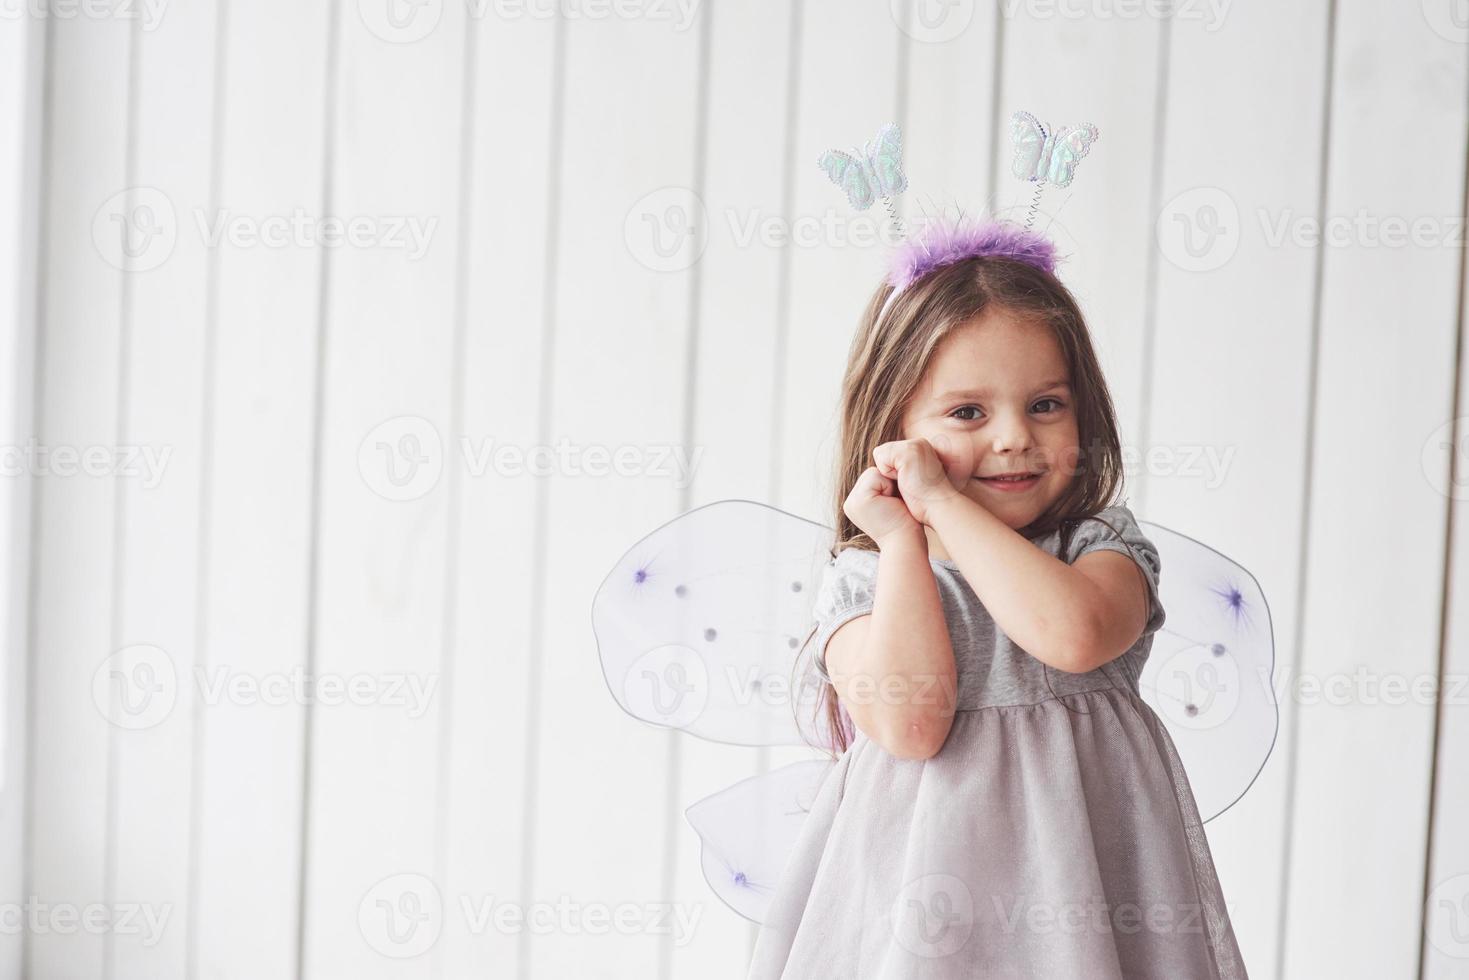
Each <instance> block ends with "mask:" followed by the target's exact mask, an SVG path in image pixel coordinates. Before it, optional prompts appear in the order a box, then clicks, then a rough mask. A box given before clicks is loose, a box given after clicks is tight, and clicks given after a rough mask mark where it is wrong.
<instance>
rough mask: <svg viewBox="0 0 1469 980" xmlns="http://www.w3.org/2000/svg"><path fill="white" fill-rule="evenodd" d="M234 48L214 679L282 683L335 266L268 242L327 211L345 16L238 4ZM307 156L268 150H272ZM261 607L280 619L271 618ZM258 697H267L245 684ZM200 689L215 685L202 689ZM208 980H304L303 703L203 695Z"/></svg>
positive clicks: (232, 25) (197, 938)
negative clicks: (268, 233)
mask: <svg viewBox="0 0 1469 980" xmlns="http://www.w3.org/2000/svg"><path fill="white" fill-rule="evenodd" d="M221 11H222V16H223V17H224V22H223V24H222V26H223V28H224V47H223V49H222V51H221V52H220V55H221V57H222V58H223V65H222V66H221V67H220V68H219V69H217V70H220V71H222V72H223V82H222V85H221V91H220V94H219V99H218V105H219V112H220V117H219V118H218V119H217V120H216V126H217V127H218V129H217V133H216V136H215V138H216V139H217V140H218V158H217V160H216V161H215V164H216V166H217V168H218V170H217V182H218V183H217V186H215V187H214V188H212V197H211V199H210V201H209V217H210V226H211V227H215V226H216V224H217V222H219V221H222V220H228V221H229V222H230V223H231V224H232V226H234V227H237V228H239V229H240V231H241V234H239V235H237V236H235V237H231V236H228V235H226V236H224V237H222V238H221V239H220V240H219V242H218V244H217V245H215V246H214V247H213V248H212V249H211V254H210V261H211V263H212V265H211V271H210V281H211V282H212V283H213V291H214V292H213V297H212V306H211V309H212V323H211V324H210V326H209V329H211V330H212V332H213V342H212V355H211V357H210V359H209V362H208V364H206V366H205V372H206V373H205V374H204V378H205V382H206V385H205V390H206V394H207V397H208V402H207V416H206V423H207V430H206V437H207V439H208V446H209V453H208V459H207V460H206V471H205V478H204V489H203V499H202V503H201V506H202V507H203V525H202V528H203V530H202V534H203V538H204V543H205V546H204V550H203V556H202V563H201V569H200V576H201V577H200V582H199V586H198V593H199V606H200V611H199V616H200V630H199V641H198V642H199V649H198V651H197V655H196V656H197V665H198V667H199V668H200V669H201V670H202V671H203V677H202V678H200V679H199V680H198V682H197V683H198V684H202V685H204V686H205V687H207V688H208V689H210V690H218V689H219V688H218V685H220V684H221V683H245V684H255V685H260V684H276V683H278V682H279V681H282V680H286V679H289V678H291V677H293V676H296V675H297V674H298V673H301V672H304V670H305V667H306V655H307V653H306V644H307V638H308V637H307V633H308V630H307V625H308V623H309V604H310V599H311V588H310V585H311V583H310V578H309V563H310V548H311V527H310V515H311V494H312V456H313V454H314V453H315V451H316V446H315V442H314V432H313V428H312V424H311V420H312V418H313V415H314V412H315V404H314V403H315V397H316V362H317V356H318V339H319V326H320V325H319V323H318V317H317V312H318V307H319V290H320V288H321V282H320V277H319V270H320V266H321V263H322V260H323V251H324V249H323V248H322V247H321V246H319V245H318V244H315V243H313V242H312V241H310V240H287V241H285V242H283V243H278V244H276V245H273V246H269V247H267V246H266V245H264V244H263V243H261V241H260V240H259V238H258V236H257V237H254V238H252V237H251V236H250V235H249V234H247V233H248V232H249V231H250V229H252V228H259V227H260V226H261V224H262V223H263V222H264V221H266V220H267V219H271V220H275V219H279V218H281V217H290V216H292V215H293V214H294V213H296V211H297V210H298V209H299V211H300V212H301V213H302V214H303V215H304V216H307V217H309V218H311V219H319V218H320V217H321V216H322V214H323V200H322V181H323V173H322V167H323V145H324V140H325V137H326V133H325V127H326V119H327V116H326V113H327V111H328V106H327V90H326V83H327V70H328V69H327V66H329V65H330V64H331V63H332V62H331V59H330V51H331V46H332V44H333V43H334V38H333V37H332V36H331V35H330V33H329V21H330V17H329V13H330V11H329V9H328V6H327V5H326V4H298V5H293V6H290V7H280V6H275V5H271V6H262V5H260V4H251V3H238V2H235V3H228V4H227V5H226V6H223V7H221ZM271 147H276V148H289V151H288V152H285V151H282V152H262V148H271ZM262 610H264V611H267V612H268V614H264V615H263V614H262ZM242 690H245V691H247V692H248V690H249V688H243V689H242ZM196 691H197V687H196ZM196 708H197V709H198V710H197V715H196V730H197V741H196V745H195V750H194V751H195V765H194V781H193V786H194V792H193V803H192V807H193V811H194V821H193V852H194V881H193V887H192V903H193V904H192V908H191V909H190V914H189V920H190V932H189V966H190V968H189V974H190V975H191V976H201V977H220V978H225V977H230V978H241V980H244V978H251V977H292V976H294V975H295V971H296V956H297V937H298V933H299V929H300V914H299V913H300V907H299V895H298V890H299V880H298V872H299V870H300V866H301V848H302V839H301V813H302V796H301V778H302V776H301V774H302V767H303V757H302V755H303V752H304V749H305V739H304V732H303V727H302V726H303V723H304V720H305V714H306V706H305V704H304V702H303V700H302V699H301V698H300V697H296V696H292V697H290V698H287V699H285V700H280V699H278V698H277V699H275V700H274V701H270V702H267V701H263V700H261V698H260V697H258V696H250V695H247V696H237V697H229V696H211V698H210V699H208V700H207V701H206V700H205V699H204V698H202V697H201V698H196Z"/></svg>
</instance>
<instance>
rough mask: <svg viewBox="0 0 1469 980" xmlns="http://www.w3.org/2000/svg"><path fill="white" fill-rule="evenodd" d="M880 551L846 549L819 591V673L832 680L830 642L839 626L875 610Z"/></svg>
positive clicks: (815, 657) (830, 565) (828, 569)
mask: <svg viewBox="0 0 1469 980" xmlns="http://www.w3.org/2000/svg"><path fill="white" fill-rule="evenodd" d="M877 557H878V556H877V552H875V551H868V550H866V549H864V548H845V549H843V550H842V551H841V552H840V553H839V554H838V555H837V556H836V557H835V558H833V559H832V560H831V561H830V562H828V563H827V565H826V567H825V568H824V569H823V570H822V573H821V584H820V585H819V586H818V587H817V590H816V601H815V608H814V610H813V611H814V612H815V614H816V636H815V638H814V640H813V642H814V643H815V654H814V655H813V657H812V659H813V660H814V661H815V663H816V672H817V673H818V674H820V675H821V679H822V680H824V681H826V682H827V683H831V675H830V674H829V673H827V670H826V642H827V641H828V640H830V639H831V635H832V634H833V633H835V632H836V631H837V628H838V627H840V626H841V625H842V624H844V623H846V622H848V621H849V620H853V619H856V618H857V617H858V616H866V615H868V614H870V613H871V612H872V605H873V601H874V598H875V596H876V593H877Z"/></svg>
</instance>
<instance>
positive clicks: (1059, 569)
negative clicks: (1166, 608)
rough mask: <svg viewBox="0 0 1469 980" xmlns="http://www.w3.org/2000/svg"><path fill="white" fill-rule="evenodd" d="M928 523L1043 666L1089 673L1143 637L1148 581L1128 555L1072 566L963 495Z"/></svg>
mask: <svg viewBox="0 0 1469 980" xmlns="http://www.w3.org/2000/svg"><path fill="white" fill-rule="evenodd" d="M928 520H929V521H930V523H931V525H932V527H933V529H934V531H935V533H937V534H938V536H939V538H940V539H941V540H942V541H943V543H944V548H945V549H947V550H948V552H949V554H950V555H951V556H953V559H954V561H955V562H956V563H957V564H958V565H959V570H960V571H961V572H962V573H963V574H964V579H965V581H967V582H968V583H969V587H970V588H972V589H973V590H974V593H975V595H977V596H979V599H980V601H981V602H983V603H984V606H985V609H987V610H988V611H989V613H990V616H991V618H993V619H994V621H995V625H996V626H998V627H999V628H1000V629H1001V630H1002V631H1003V632H1004V633H1005V635H1006V636H1008V637H1009V638H1010V639H1011V640H1013V641H1014V642H1015V643H1016V644H1017V645H1018V646H1020V647H1021V648H1022V649H1024V650H1025V652H1027V653H1029V654H1030V655H1031V656H1033V657H1035V658H1036V659H1037V660H1039V661H1041V662H1042V663H1046V664H1049V665H1050V666H1052V667H1055V668H1056V669H1057V670H1064V671H1068V672H1071V673H1084V672H1086V671H1088V670H1094V669H1096V668H1097V667H1099V666H1101V665H1102V664H1105V663H1108V662H1110V661H1112V660H1114V659H1115V658H1117V657H1119V656H1121V655H1122V654H1123V653H1125V652H1126V651H1127V650H1128V649H1129V648H1130V647H1131V646H1132V645H1133V643H1135V642H1137V638H1138V637H1139V636H1141V635H1142V631H1143V627H1144V625H1145V624H1146V617H1147V612H1146V610H1147V608H1148V606H1147V603H1148V593H1147V580H1146V579H1145V578H1144V577H1143V573H1142V569H1140V568H1138V566H1137V564H1136V563H1135V562H1133V560H1132V559H1130V558H1128V557H1127V556H1126V555H1122V554H1118V553H1117V552H1106V553H1102V552H1092V553H1090V554H1087V555H1083V556H1082V557H1080V558H1078V559H1077V560H1076V561H1075V563H1073V564H1070V565H1068V564H1066V562H1064V561H1061V560H1060V559H1059V558H1056V557H1054V556H1053V555H1050V554H1047V553H1046V552H1045V551H1043V550H1041V549H1040V548H1037V547H1035V545H1033V544H1031V543H1030V542H1029V541H1027V540H1026V539H1025V537H1024V536H1023V535H1021V534H1020V533H1018V532H1017V531H1015V530H1013V529H1012V528H1010V527H1009V526H1008V525H1007V524H1005V522H1004V521H1002V520H1000V519H999V518H998V517H996V516H995V515H994V514H992V513H990V512H989V511H988V510H986V509H985V508H984V506H983V505H981V504H979V503H977V502H975V501H974V500H971V499H970V498H968V497H966V496H964V495H963V494H960V493H955V494H953V495H951V496H948V497H945V498H944V499H943V500H942V501H936V502H934V503H932V504H930V505H929V509H928ZM1139 609H1141V610H1142V613H1141V615H1140V614H1139ZM854 717H855V716H854Z"/></svg>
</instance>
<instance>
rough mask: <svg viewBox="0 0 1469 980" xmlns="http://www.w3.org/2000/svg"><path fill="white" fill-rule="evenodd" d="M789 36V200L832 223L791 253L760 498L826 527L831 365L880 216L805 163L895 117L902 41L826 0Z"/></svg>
mask: <svg viewBox="0 0 1469 980" xmlns="http://www.w3.org/2000/svg"><path fill="white" fill-rule="evenodd" d="M801 38H802V41H801V75H800V86H801V87H800V92H799V100H800V101H799V107H798V109H797V112H796V118H795V127H794V133H793V139H794V140H795V144H794V147H793V152H794V156H795V171H794V174H793V177H794V184H793V186H792V197H791V202H792V203H791V207H792V210H793V211H794V213H796V214H798V215H802V216H807V215H818V216H820V218H821V221H822V223H823V227H830V228H832V229H834V230H833V231H832V232H831V233H830V237H827V236H826V235H825V234H823V235H818V236H817V237H816V243H815V245H814V247H809V248H796V249H792V250H791V257H790V273H789V275H790V286H789V298H788V300H787V310H786V312H785V324H786V326H785V338H784V341H783V343H784V350H785V357H784V364H783V366H782V368H781V371H782V377H781V388H780V398H781V401H780V411H781V419H782V424H781V432H782V441H781V444H780V448H779V451H780V456H779V463H778V466H777V469H776V473H775V480H776V486H775V494H774V499H772V501H771V502H772V503H774V504H775V505H776V506H778V507H783V508H785V509H786V510H790V511H793V512H795V513H798V514H809V515H814V516H816V517H817V518H818V519H820V520H822V521H823V522H825V523H828V524H829V523H831V521H833V520H834V519H835V515H834V514H832V513H830V511H831V495H832V493H833V492H834V491H833V490H832V489H831V487H830V483H831V474H830V469H831V458H832V453H833V452H834V451H835V446H836V439H837V432H838V427H839V425H840V419H839V417H838V412H839V406H838V398H839V395H840V385H841V378H842V371H843V370H844V368H845V366H846V350H847V347H848V346H849V345H850V343H851V339H852V334H853V333H854V332H855V331H856V328H857V320H858V318H859V317H860V316H861V313H862V310H863V308H864V307H865V306H866V305H867V301H868V299H869V298H870V297H871V296H872V293H873V291H874V290H875V289H876V288H877V285H878V283H879V282H880V281H881V279H882V273H883V268H884V260H885V258H886V255H887V246H886V245H885V244H884V243H885V242H886V241H887V238H886V233H885V231H884V229H885V228H886V224H887V218H886V215H885V213H883V212H882V210H881V208H882V205H881V204H880V203H877V204H874V205H873V206H872V208H871V209H870V210H868V211H853V210H852V209H851V208H850V206H849V205H848V204H847V199H846V196H845V195H844V194H843V193H842V192H841V190H840V189H839V188H838V187H837V186H836V185H834V184H832V183H831V181H830V180H828V179H827V177H826V175H825V174H824V173H822V172H821V170H820V168H819V167H817V165H816V161H817V159H818V158H819V157H820V155H821V153H822V152H823V151H825V150H828V149H833V148H848V147H853V146H861V145H862V143H863V142H864V141H866V140H870V139H872V138H873V136H874V135H876V133H877V131H878V128H879V127H880V126H881V125H882V124H883V123H886V122H889V121H899V122H901V121H902V120H901V117H900V115H899V110H900V101H899V95H898V93H899V84H898V83H899V60H898V59H899V54H900V52H901V50H902V49H903V48H904V47H905V46H906V44H907V41H906V39H905V38H904V37H903V35H902V34H901V33H900V31H899V29H898V25H897V23H896V22H895V21H894V20H893V16H892V11H891V9H890V5H888V4H868V5H859V6H857V7H853V6H852V5H850V4H840V3H837V2H835V0H813V2H809V3H806V4H804V5H803V7H802V26H801ZM858 66H860V67H858ZM828 217H830V219H831V220H830V222H827V221H826V219H827V218H828Z"/></svg>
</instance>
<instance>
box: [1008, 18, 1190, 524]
mask: <svg viewBox="0 0 1469 980" xmlns="http://www.w3.org/2000/svg"><path fill="white" fill-rule="evenodd" d="M1159 9H1160V7H1159V5H1157V4H1130V5H1125V8H1124V7H1119V8H1118V10H1117V11H1115V12H1112V13H1110V14H1107V15H1100V12H1098V13H1099V15H1098V16H1091V14H1090V12H1089V11H1088V10H1087V8H1085V7H1083V8H1081V10H1080V12H1076V8H1075V7H1069V6H1068V5H1064V4H1055V5H1052V4H1023V3H1016V2H1014V0H1005V2H1004V3H1003V4H1002V5H1001V10H1002V11H1003V17H1004V19H1003V38H1002V43H1003V45H1004V54H1003V57H1002V65H1003V71H1002V83H1001V90H1000V101H999V113H998V118H997V119H996V124H997V125H996V128H995V140H994V152H995V154H996V160H995V164H994V166H995V187H996V191H995V194H996V207H998V208H1001V209H1002V210H1003V209H1011V210H1010V212H1009V213H1010V214H1011V216H1013V217H1018V218H1020V219H1022V220H1023V219H1024V217H1025V214H1026V212H1027V209H1028V208H1029V206H1030V203H1031V200H1032V197H1033V189H1032V187H1033V185H1031V184H1029V183H1026V182H1024V181H1021V180H1019V179H1018V178H1016V177H1015V176H1014V175H1013V173H1012V172H1011V156H1012V143H1011V139H1010V129H1009V120H1010V116H1011V114H1012V113H1014V112H1015V111H1016V110H1017V109H1024V110H1027V111H1029V112H1031V113H1033V114H1034V115H1035V116H1036V118H1038V119H1040V120H1041V122H1043V123H1045V124H1046V125H1047V126H1051V127H1055V126H1064V125H1070V124H1075V123H1081V122H1090V123H1094V124H1095V125H1096V126H1097V128H1098V129H1099V130H1100V131H1101V138H1100V139H1099V140H1098V142H1097V144H1096V146H1095V147H1094V148H1093V149H1092V151H1091V153H1090V154H1089V155H1088V157H1087V158H1086V160H1085V161H1084V162H1083V163H1082V164H1081V166H1080V167H1078V168H1077V176H1076V179H1075V181H1074V182H1073V183H1072V184H1071V186H1070V187H1066V188H1058V187H1050V186H1048V187H1047V188H1046V189H1045V192H1044V196H1043V197H1042V200H1041V206H1040V214H1039V215H1038V216H1037V217H1036V221H1035V224H1036V227H1038V228H1041V229H1043V230H1045V231H1046V232H1047V233H1048V234H1049V235H1050V236H1051V237H1052V238H1053V239H1054V240H1055V241H1056V244H1057V247H1058V249H1059V250H1060V251H1061V253H1062V254H1063V255H1064V256H1065V259H1064V261H1062V262H1061V263H1060V265H1059V266H1058V267H1057V273H1058V275H1059V276H1060V277H1061V280H1062V281H1063V282H1065V283H1066V285H1067V286H1068V287H1069V288H1070V289H1071V291H1072V292H1073V293H1074V294H1075V295H1076V298H1077V301H1078V302H1079V303H1080V304H1081V308H1082V312H1083V313H1084V314H1085V315H1086V318H1087V326H1088V327H1089V328H1090V330H1091V334H1092V341H1093V343H1094V344H1095V346H1096V348H1097V356H1098V358H1100V359H1101V361H1102V369H1103V371H1105V372H1106V376H1107V382H1108V385H1109V386H1110V387H1111V390H1112V399H1113V402H1114V404H1115V406H1116V410H1117V417H1118V426H1119V428H1120V429H1121V430H1122V441H1123V445H1124V446H1129V445H1131V444H1135V443H1136V441H1137V438H1138V436H1139V433H1140V432H1141V431H1142V428H1141V427H1142V422H1143V420H1142V411H1143V408H1144V406H1143V404H1142V402H1141V392H1142V387H1143V377H1142V375H1143V371H1144V354H1145V345H1146V338H1145V336H1144V330H1143V324H1144V320H1145V314H1146V310H1147V303H1148V278H1147V276H1148V258H1147V256H1148V250H1149V242H1150V241H1151V237H1152V222H1151V220H1150V218H1149V215H1148V207H1149V201H1150V195H1151V192H1152V180H1153V172H1154V170H1155V166H1154V155H1155V150H1154V146H1155V143H1156V140H1157V136H1158V119H1157V113H1156V96H1157V91H1158V85H1159V82H1160V79H1159V65H1160V62H1159V56H1160V52H1161V51H1162V50H1163V47H1162V45H1163V38H1164V36H1165V35H1166V33H1167V30H1168V22H1167V20H1166V19H1163V18H1160V17H1159V16H1156V11H1157V10H1159ZM1068 11H1070V12H1068ZM1139 476H1141V474H1139ZM1145 483H1146V481H1145V480H1142V479H1137V480H1134V481H1133V487H1134V492H1137V493H1138V497H1139V501H1141V498H1142V494H1141V492H1140V491H1141V490H1142V488H1143V486H1144V485H1145Z"/></svg>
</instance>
